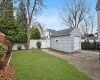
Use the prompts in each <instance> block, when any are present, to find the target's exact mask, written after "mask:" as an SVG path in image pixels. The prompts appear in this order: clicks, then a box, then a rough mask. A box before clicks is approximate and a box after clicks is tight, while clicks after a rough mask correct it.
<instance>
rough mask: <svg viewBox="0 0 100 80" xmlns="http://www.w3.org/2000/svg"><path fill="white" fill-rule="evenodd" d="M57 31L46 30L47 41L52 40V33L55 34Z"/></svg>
mask: <svg viewBox="0 0 100 80" xmlns="http://www.w3.org/2000/svg"><path fill="white" fill-rule="evenodd" d="M54 32H55V30H53V29H46V30H45V36H46V37H47V39H50V36H51V35H52V33H54Z"/></svg>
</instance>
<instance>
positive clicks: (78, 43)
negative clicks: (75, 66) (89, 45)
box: [74, 37, 81, 51]
mask: <svg viewBox="0 0 100 80" xmlns="http://www.w3.org/2000/svg"><path fill="white" fill-rule="evenodd" d="M80 48H81V41H80V37H74V50H75V51H79V50H80Z"/></svg>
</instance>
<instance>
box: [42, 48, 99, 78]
mask: <svg viewBox="0 0 100 80" xmlns="http://www.w3.org/2000/svg"><path fill="white" fill-rule="evenodd" d="M43 51H44V52H47V53H48V54H51V55H54V56H56V57H59V58H62V59H64V60H67V61H68V62H69V63H70V64H72V65H73V66H75V67H76V68H77V69H78V70H80V71H81V72H84V73H85V74H87V75H88V76H90V77H92V78H93V79H94V80H100V60H99V53H98V52H93V51H81V52H77V53H63V52H58V51H53V50H49V49H43Z"/></svg>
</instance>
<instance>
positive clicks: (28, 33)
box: [26, 25, 30, 50]
mask: <svg viewBox="0 0 100 80" xmlns="http://www.w3.org/2000/svg"><path fill="white" fill-rule="evenodd" d="M29 46H30V26H29V25H28V27H27V43H26V49H27V50H28V49H29Z"/></svg>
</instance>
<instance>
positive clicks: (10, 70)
mask: <svg viewBox="0 0 100 80" xmlns="http://www.w3.org/2000/svg"><path fill="white" fill-rule="evenodd" d="M10 60H11V55H8V56H6V57H5V58H4V59H3V60H0V80H11V79H12V78H13V76H14V74H15V69H14V66H13V64H11V63H10Z"/></svg>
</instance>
